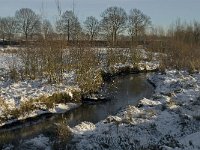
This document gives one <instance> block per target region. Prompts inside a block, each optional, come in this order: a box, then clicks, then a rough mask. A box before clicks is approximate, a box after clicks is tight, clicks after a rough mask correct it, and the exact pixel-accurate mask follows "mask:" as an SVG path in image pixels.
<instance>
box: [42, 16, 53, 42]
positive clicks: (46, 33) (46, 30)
mask: <svg viewBox="0 0 200 150" xmlns="http://www.w3.org/2000/svg"><path fill="white" fill-rule="evenodd" d="M52 33H53V27H52V24H51V22H50V21H49V20H47V19H44V20H43V21H42V35H43V37H44V39H46V38H48V37H50V35H51V34H52Z"/></svg>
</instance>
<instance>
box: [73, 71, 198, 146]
mask: <svg viewBox="0 0 200 150" xmlns="http://www.w3.org/2000/svg"><path fill="white" fill-rule="evenodd" d="M149 79H150V80H151V82H152V83H154V84H155V85H156V89H155V94H154V95H153V97H152V98H151V99H146V98H144V99H142V100H141V101H140V103H139V105H138V107H135V106H129V107H127V108H126V109H124V110H121V111H120V112H119V113H118V114H117V115H116V116H109V117H108V118H107V119H105V120H103V121H100V122H99V123H97V124H92V123H89V122H83V123H82V124H80V125H77V126H75V127H74V128H72V132H73V133H74V139H73V142H75V143H76V144H73V145H70V147H73V148H75V149H105V148H107V149H185V150H187V149H200V140H199V138H200V112H199V108H200V92H199V90H200V74H199V73H196V74H189V73H187V72H185V71H175V70H173V71H166V73H165V74H161V73H157V74H155V75H153V76H151V77H150V78H149Z"/></svg>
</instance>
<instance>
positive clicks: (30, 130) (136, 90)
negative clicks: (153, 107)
mask: <svg viewBox="0 0 200 150" xmlns="http://www.w3.org/2000/svg"><path fill="white" fill-rule="evenodd" d="M146 76H147V74H130V75H126V76H119V77H115V78H113V79H112V80H111V81H110V82H109V83H106V85H105V91H106V96H107V97H109V98H110V99H111V100H110V101H107V102H101V103H95V104H83V105H81V106H80V107H78V108H76V109H73V110H71V111H69V112H67V113H65V114H63V115H53V116H43V117H40V118H39V119H36V120H34V121H25V122H24V123H23V124H20V125H18V126H13V127H9V128H8V129H6V130H5V129H0V149H1V148H2V147H3V146H5V145H8V144H12V145H13V146H14V147H19V145H20V143H21V142H22V141H23V140H27V139H31V138H34V137H36V136H38V135H40V134H43V135H44V136H47V137H49V138H50V140H51V141H53V140H55V139H57V129H56V127H57V126H56V124H57V123H59V122H61V121H63V119H65V120H67V122H68V125H69V126H70V127H73V126H75V125H77V124H79V123H81V122H83V121H89V122H92V123H97V122H98V121H100V120H103V119H105V118H106V117H107V116H109V115H114V114H116V113H117V112H118V111H119V110H120V109H122V108H125V107H126V106H127V105H137V103H138V100H140V99H142V98H143V97H146V98H149V97H151V96H152V94H153V91H154V88H153V86H152V85H151V84H150V83H149V82H148V81H147V77H146ZM19 149H20V148H19ZM36 149H37V148H36Z"/></svg>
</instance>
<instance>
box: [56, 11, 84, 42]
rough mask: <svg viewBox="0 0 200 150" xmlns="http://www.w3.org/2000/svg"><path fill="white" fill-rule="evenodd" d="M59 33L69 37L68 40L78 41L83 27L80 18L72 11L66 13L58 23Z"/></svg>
mask: <svg viewBox="0 0 200 150" xmlns="http://www.w3.org/2000/svg"><path fill="white" fill-rule="evenodd" d="M57 31H58V32H60V33H61V34H64V35H67V40H68V41H69V40H76V39H78V36H79V33H80V32H81V25H80V22H79V21H78V18H77V17H76V16H75V15H74V13H73V12H72V11H66V12H64V13H63V14H62V16H61V18H60V19H59V20H58V21H57Z"/></svg>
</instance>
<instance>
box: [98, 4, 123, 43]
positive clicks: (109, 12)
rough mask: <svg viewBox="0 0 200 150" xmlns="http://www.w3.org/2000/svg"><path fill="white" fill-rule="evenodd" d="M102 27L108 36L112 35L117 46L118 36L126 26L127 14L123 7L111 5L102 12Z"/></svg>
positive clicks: (112, 39)
mask: <svg viewBox="0 0 200 150" xmlns="http://www.w3.org/2000/svg"><path fill="white" fill-rule="evenodd" d="M101 16H102V21H101V27H102V30H103V31H104V32H106V34H107V36H111V41H112V46H115V44H116V41H117V36H118V34H119V33H121V32H123V31H124V30H125V27H126V22H127V15H126V12H125V10H124V9H123V8H120V7H109V8H107V9H106V10H105V11H104V12H103V13H102V15H101Z"/></svg>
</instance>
